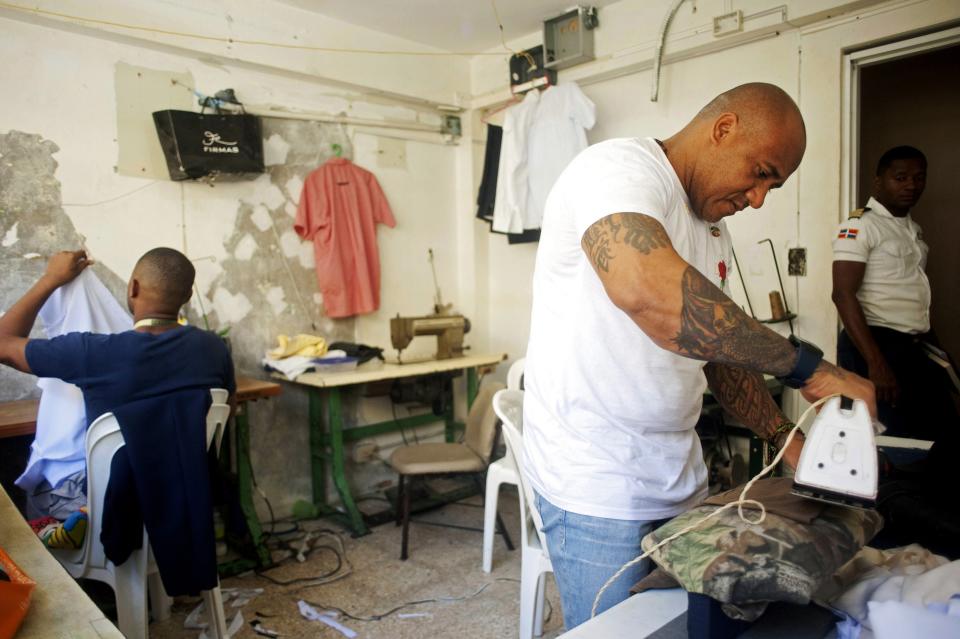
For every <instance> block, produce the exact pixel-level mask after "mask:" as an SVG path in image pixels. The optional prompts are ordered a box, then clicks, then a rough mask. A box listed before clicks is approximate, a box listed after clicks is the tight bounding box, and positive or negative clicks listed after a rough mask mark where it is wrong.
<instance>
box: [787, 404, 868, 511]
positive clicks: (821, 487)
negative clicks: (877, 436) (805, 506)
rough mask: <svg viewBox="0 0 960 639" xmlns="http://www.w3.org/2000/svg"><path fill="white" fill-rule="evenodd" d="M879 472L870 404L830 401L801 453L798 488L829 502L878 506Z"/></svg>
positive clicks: (797, 491)
mask: <svg viewBox="0 0 960 639" xmlns="http://www.w3.org/2000/svg"><path fill="white" fill-rule="evenodd" d="M878 475H879V473H878V468H877V446H876V442H875V440H874V431H873V421H872V419H871V418H870V411H869V410H867V405H866V404H865V403H864V402H863V401H861V400H859V399H857V400H853V399H850V398H849V397H833V398H831V399H829V400H827V402H826V404H824V406H823V408H822V409H821V410H820V414H819V415H817V418H816V419H815V420H814V421H813V425H812V426H811V427H810V432H809V434H808V435H807V441H806V442H805V443H804V445H803V450H802V451H801V453H800V463H799V464H798V466H797V472H796V474H795V475H794V477H793V493H794V494H795V495H800V496H802V497H807V498H810V499H816V500H818V501H823V502H826V503H828V504H838V505H841V506H853V507H857V508H873V507H875V506H876V500H877V477H878Z"/></svg>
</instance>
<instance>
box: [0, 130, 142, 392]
mask: <svg viewBox="0 0 960 639" xmlns="http://www.w3.org/2000/svg"><path fill="white" fill-rule="evenodd" d="M58 150H59V149H58V147H57V145H56V144H54V143H53V142H51V141H50V140H44V139H43V138H42V137H41V136H39V135H37V134H30V133H24V132H22V131H10V132H7V133H0V234H3V237H4V239H3V242H2V243H0V273H3V277H2V278H0V310H2V311H6V309H8V308H10V306H11V305H12V304H13V303H14V302H15V301H17V300H18V299H19V298H20V296H21V295H23V294H24V293H25V292H26V291H27V289H29V288H30V287H31V286H33V284H34V283H35V282H36V281H37V279H39V278H40V276H41V275H43V272H44V269H45V267H46V258H47V257H48V256H50V255H52V254H53V253H56V252H57V251H60V250H62V249H63V247H64V246H81V245H82V243H83V238H82V237H81V236H80V234H79V233H77V229H76V228H75V227H74V225H73V223H72V222H71V221H70V218H69V217H67V215H66V214H65V213H64V212H63V209H62V208H61V206H60V183H59V182H58V181H57V179H56V178H55V177H54V172H55V171H56V168H57V161H56V160H54V159H53V154H54V153H56V152H57V151H58ZM34 256H36V257H34ZM91 268H93V270H94V271H95V272H96V273H97V275H98V276H99V277H100V279H101V280H102V281H103V283H104V284H106V286H107V288H108V289H110V292H111V293H113V294H114V296H115V297H116V298H117V299H118V300H120V302H121V303H122V304H123V305H124V306H125V305H126V293H125V292H126V284H125V281H124V280H122V279H121V278H119V277H117V275H116V274H115V273H114V272H113V271H111V270H110V269H109V268H108V267H106V266H105V265H103V264H94V265H93V266H92V267H91ZM37 324H38V325H37V326H35V327H34V330H33V333H31V336H33V337H43V331H42V330H41V329H42V327H41V326H40V323H39V322H38V323H37ZM37 396H39V392H38V390H37V385H36V378H35V377H34V376H33V375H24V374H23V373H20V372H17V371H15V370H13V369H11V368H7V367H6V366H0V401H7V400H13V399H24V398H27V397H37Z"/></svg>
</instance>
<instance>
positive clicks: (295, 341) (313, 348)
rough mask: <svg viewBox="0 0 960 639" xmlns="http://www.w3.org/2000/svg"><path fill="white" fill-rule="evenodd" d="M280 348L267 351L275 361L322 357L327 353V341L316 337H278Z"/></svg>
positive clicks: (301, 335) (302, 335)
mask: <svg viewBox="0 0 960 639" xmlns="http://www.w3.org/2000/svg"><path fill="white" fill-rule="evenodd" d="M277 343H278V344H279V346H277V347H276V348H274V349H273V350H270V351H267V355H268V356H269V357H271V358H273V359H283V358H284V357H292V356H294V355H297V356H300V357H321V356H322V355H324V354H325V353H326V352H327V340H325V339H323V338H322V337H318V336H316V335H304V334H300V335H297V336H295V337H289V336H287V335H277Z"/></svg>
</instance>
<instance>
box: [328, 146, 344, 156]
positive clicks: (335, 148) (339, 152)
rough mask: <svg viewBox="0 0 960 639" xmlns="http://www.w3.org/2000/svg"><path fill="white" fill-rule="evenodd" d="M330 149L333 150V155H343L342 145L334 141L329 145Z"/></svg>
mask: <svg viewBox="0 0 960 639" xmlns="http://www.w3.org/2000/svg"><path fill="white" fill-rule="evenodd" d="M330 150H331V151H333V157H335V158H339V157H343V147H342V146H340V145H339V144H337V143H336V142H334V143H333V144H331V145H330Z"/></svg>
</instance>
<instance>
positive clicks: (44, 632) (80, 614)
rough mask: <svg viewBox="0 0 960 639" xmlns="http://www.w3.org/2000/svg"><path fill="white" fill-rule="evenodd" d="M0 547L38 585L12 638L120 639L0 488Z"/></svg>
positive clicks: (115, 629)
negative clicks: (17, 630) (18, 628)
mask: <svg viewBox="0 0 960 639" xmlns="http://www.w3.org/2000/svg"><path fill="white" fill-rule="evenodd" d="M0 546H2V547H3V549H4V550H5V551H6V553H7V554H8V555H10V558H11V559H13V561H14V563H16V564H17V566H19V567H20V569H21V570H23V572H25V573H27V575H28V576H29V577H30V578H31V579H33V580H34V581H35V582H37V587H36V588H34V590H33V594H32V596H31V598H30V610H28V611H27V616H26V618H25V619H24V620H23V625H22V626H20V631H19V632H17V634H16V639H60V638H62V639H67V638H68V637H69V638H70V639H123V635H122V634H120V631H119V630H117V627H116V626H114V625H113V623H112V622H111V621H110V620H109V619H107V618H106V617H105V616H104V614H103V612H101V611H100V609H99V608H97V606H96V604H94V603H93V602H92V601H91V600H90V598H89V597H88V596H87V594H86V593H85V592H83V590H82V589H81V588H80V586H79V585H78V584H77V582H76V581H74V579H73V577H71V576H70V574H69V573H67V571H66V570H64V569H63V566H61V565H60V563H59V562H58V561H57V560H56V559H54V557H53V555H51V554H50V551H49V550H47V549H46V547H45V546H44V545H43V542H41V541H40V539H39V537H37V535H36V533H34V532H33V530H32V529H31V528H30V525H29V524H27V522H26V521H24V519H23V517H21V516H20V512H19V511H18V510H17V508H16V506H14V505H13V502H12V501H10V497H9V496H8V495H7V493H6V491H5V490H4V489H3V487H2V486H0Z"/></svg>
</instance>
